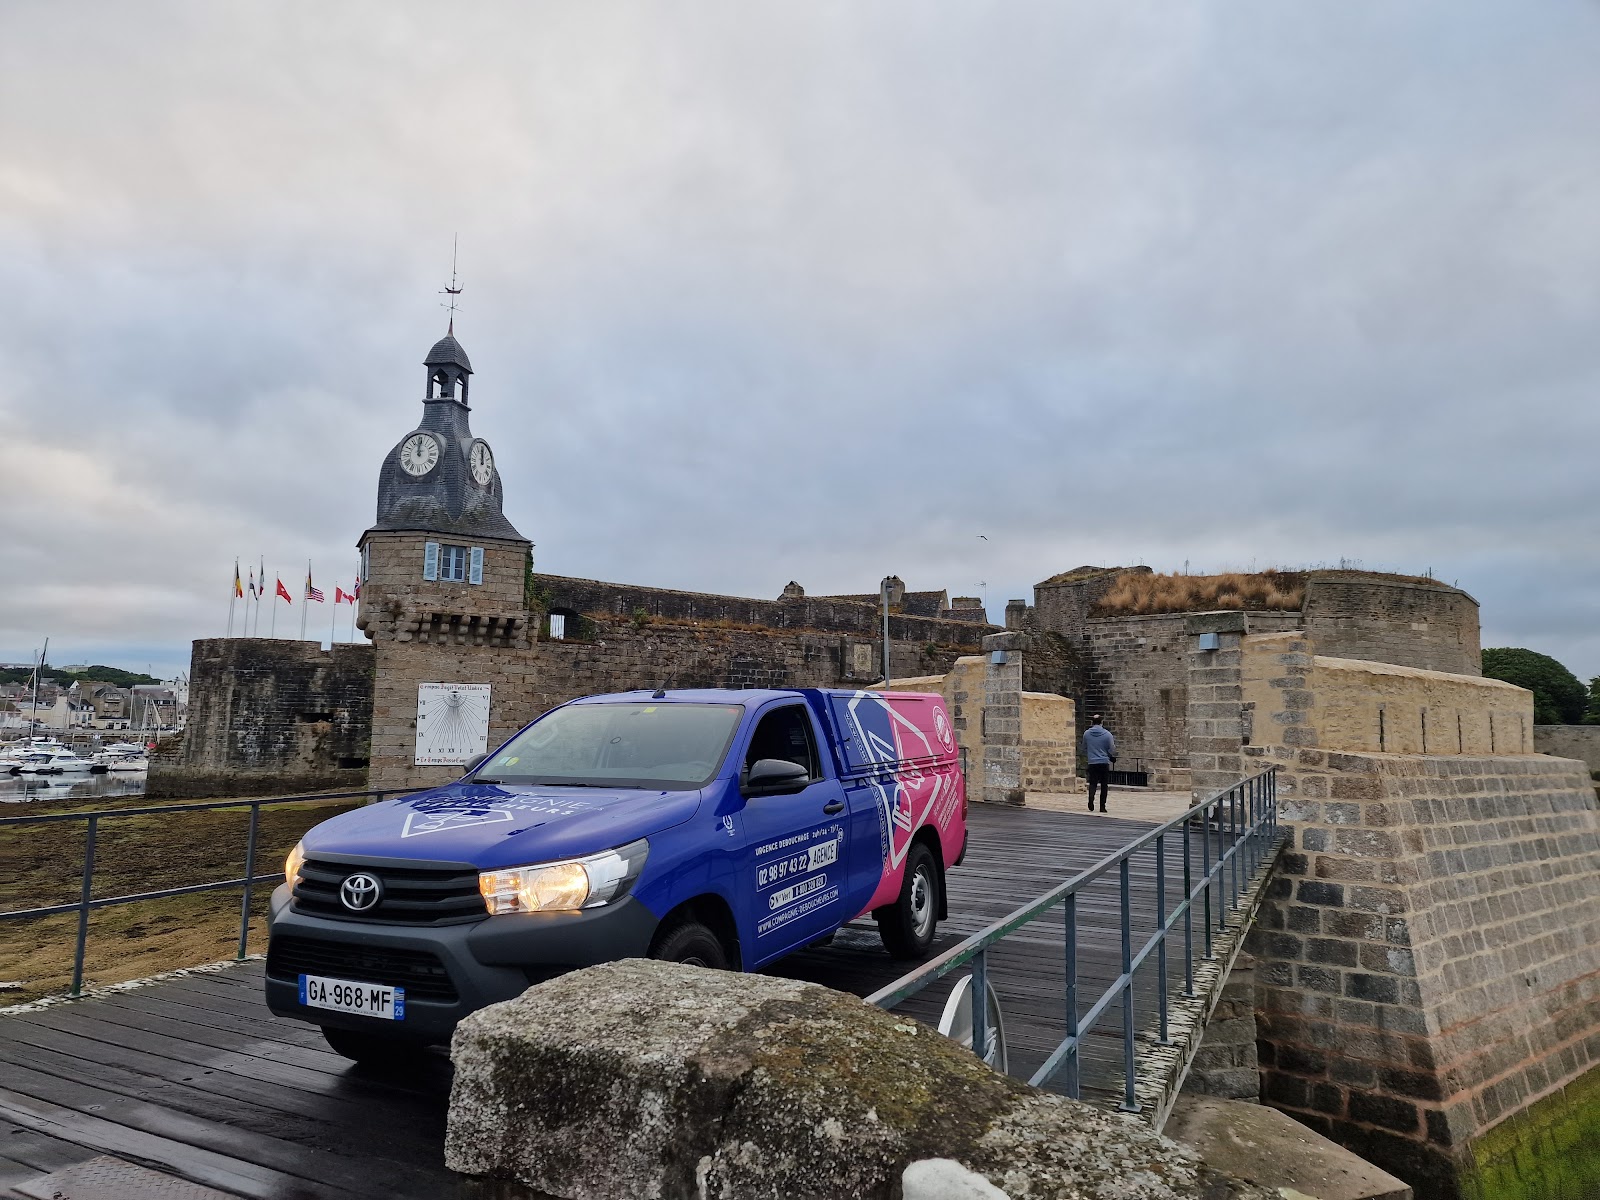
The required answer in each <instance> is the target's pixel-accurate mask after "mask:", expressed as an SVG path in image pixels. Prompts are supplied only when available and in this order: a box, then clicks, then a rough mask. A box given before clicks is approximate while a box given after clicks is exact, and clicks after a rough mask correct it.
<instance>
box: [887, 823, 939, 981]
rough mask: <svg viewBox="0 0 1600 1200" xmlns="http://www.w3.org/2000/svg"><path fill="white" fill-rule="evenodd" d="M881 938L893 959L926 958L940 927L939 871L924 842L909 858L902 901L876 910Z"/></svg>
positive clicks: (914, 849) (931, 853) (912, 850)
mask: <svg viewBox="0 0 1600 1200" xmlns="http://www.w3.org/2000/svg"><path fill="white" fill-rule="evenodd" d="M872 916H873V919H875V920H876V921H877V922H878V936H879V937H881V938H882V939H883V945H884V948H885V949H887V950H888V951H889V954H890V956H891V957H893V958H907V959H915V958H925V957H927V954H928V950H929V948H930V947H932V945H933V935H934V933H935V932H936V931H937V928H938V924H939V868H938V867H937V866H935V865H934V861H933V852H932V851H930V850H929V849H928V848H927V847H926V846H924V845H923V844H922V843H921V842H918V843H917V844H916V845H914V846H912V847H911V853H910V854H908V855H906V873H905V877H904V878H903V879H901V881H900V898H899V899H898V900H896V901H895V902H894V903H893V904H885V905H884V906H883V907H882V908H875V909H873V910H872Z"/></svg>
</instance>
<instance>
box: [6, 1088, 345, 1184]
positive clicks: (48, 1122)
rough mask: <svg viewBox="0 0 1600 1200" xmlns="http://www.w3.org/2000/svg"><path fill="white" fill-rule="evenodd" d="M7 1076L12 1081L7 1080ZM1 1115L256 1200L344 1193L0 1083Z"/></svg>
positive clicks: (195, 1181)
mask: <svg viewBox="0 0 1600 1200" xmlns="http://www.w3.org/2000/svg"><path fill="white" fill-rule="evenodd" d="M8 1082H9V1081H8ZM0 1119H3V1120H7V1121H10V1122H12V1123H14V1124H16V1125H21V1126H23V1127H24V1128H27V1129H32V1130H36V1131H38V1132H40V1133H44V1134H48V1135H49V1136H51V1137H54V1138H59V1139H60V1140H62V1141H68V1142H74V1143H76V1144H77V1145H80V1146H84V1147H86V1148H89V1149H92V1150H93V1151H94V1152H95V1153H96V1154H114V1155H117V1156H118V1157H120V1158H126V1159H130V1160H132V1161H135V1162H142V1163H148V1164H152V1165H154V1166H156V1167H157V1168H158V1169H160V1170H163V1171H166V1172H167V1173H169V1174H172V1175H177V1176H179V1177H180V1178H183V1179H188V1180H191V1181H192V1182H194V1183H203V1184H206V1185H207V1186H208V1187H214V1188H220V1189H222V1190H223V1191H225V1192H234V1193H237V1194H238V1195H240V1196H245V1197H250V1198H252V1200H254V1198H257V1197H259V1198H260V1200H279V1198H280V1197H283V1196H297V1197H298V1196H304V1197H306V1200H323V1198H326V1200H339V1197H340V1196H341V1195H343V1193H342V1192H341V1191H339V1190H337V1189H328V1188H324V1187H321V1186H320V1185H318V1184H317V1183H315V1182H314V1181H311V1180H307V1179H303V1178H300V1177H298V1176H294V1175H287V1174H284V1173H283V1172H280V1171H272V1170H267V1169H265V1168H263V1167H260V1166H256V1165H254V1164H252V1163H246V1162H241V1161H239V1160H238V1159H235V1158H232V1157H229V1156H228V1155H226V1154H218V1153H215V1152H212V1151H209V1150H203V1149H199V1148H196V1147H194V1146H189V1145H185V1144H184V1143H183V1142H181V1141H177V1140H174V1139H172V1138H167V1137H161V1136H158V1135H156V1134H151V1133H146V1132H144V1131H143V1130H138V1129H130V1128H128V1127H127V1126H124V1125H119V1124H117V1123H116V1122H114V1121H108V1120H106V1119H104V1118H102V1117H98V1116H95V1115H93V1114H91V1113H82V1112H77V1111H74V1110H73V1109H71V1108H67V1107H64V1106H62V1105H59V1104H52V1103H50V1102H49V1101H45V1100H38V1099H35V1098H33V1097H31V1096H27V1095H24V1094H22V1093H19V1092H15V1091H12V1090H11V1089H10V1088H0Z"/></svg>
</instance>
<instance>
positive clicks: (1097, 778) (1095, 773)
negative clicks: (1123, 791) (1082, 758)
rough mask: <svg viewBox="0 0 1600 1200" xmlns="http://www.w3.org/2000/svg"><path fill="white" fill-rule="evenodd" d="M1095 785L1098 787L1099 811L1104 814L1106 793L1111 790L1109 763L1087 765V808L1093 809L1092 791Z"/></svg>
mask: <svg viewBox="0 0 1600 1200" xmlns="http://www.w3.org/2000/svg"><path fill="white" fill-rule="evenodd" d="M1096 784H1098V785H1099V787H1100V811H1101V812H1104V811H1105V809H1106V793H1107V792H1109V791H1110V790H1111V764H1110V763H1090V764H1089V807H1090V808H1093V807H1094V789H1095V785H1096Z"/></svg>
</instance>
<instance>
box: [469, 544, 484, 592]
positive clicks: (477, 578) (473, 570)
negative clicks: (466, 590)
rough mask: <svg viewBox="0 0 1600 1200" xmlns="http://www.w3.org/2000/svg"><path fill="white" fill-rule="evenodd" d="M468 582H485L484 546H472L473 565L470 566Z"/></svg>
mask: <svg viewBox="0 0 1600 1200" xmlns="http://www.w3.org/2000/svg"><path fill="white" fill-rule="evenodd" d="M467 582H469V583H482V582H483V547H482V546H474V547H473V548H472V566H471V567H469V568H468V575H467Z"/></svg>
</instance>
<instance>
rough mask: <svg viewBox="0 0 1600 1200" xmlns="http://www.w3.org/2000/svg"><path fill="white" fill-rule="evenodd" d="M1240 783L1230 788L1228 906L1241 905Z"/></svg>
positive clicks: (1236, 906) (1234, 907) (1232, 907)
mask: <svg viewBox="0 0 1600 1200" xmlns="http://www.w3.org/2000/svg"><path fill="white" fill-rule="evenodd" d="M1240 799H1241V797H1240V795H1239V785H1238V784H1234V785H1233V787H1231V788H1229V789H1228V840H1229V841H1230V842H1231V843H1232V845H1231V846H1230V847H1229V854H1228V866H1229V868H1230V870H1229V872H1228V907H1229V908H1230V909H1236V908H1238V907H1239V801H1240Z"/></svg>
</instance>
